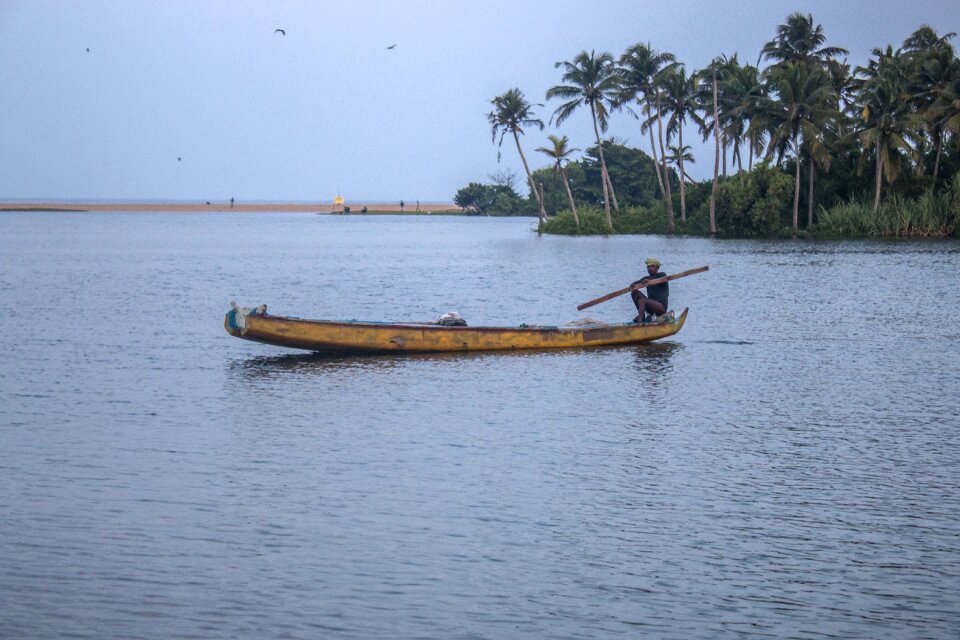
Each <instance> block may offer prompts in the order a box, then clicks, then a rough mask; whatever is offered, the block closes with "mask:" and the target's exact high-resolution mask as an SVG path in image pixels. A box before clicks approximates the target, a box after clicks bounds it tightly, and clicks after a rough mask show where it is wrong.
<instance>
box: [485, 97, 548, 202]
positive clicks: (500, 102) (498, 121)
mask: <svg viewBox="0 0 960 640" xmlns="http://www.w3.org/2000/svg"><path fill="white" fill-rule="evenodd" d="M491 104H493V111H491V112H490V113H489V114H487V119H488V120H489V121H490V124H491V125H492V129H493V139H494V141H496V139H497V133H498V132H499V133H500V142H499V144H498V145H497V148H498V151H497V160H499V159H500V152H499V148H500V147H501V146H502V145H503V137H504V136H505V135H507V132H508V131H509V132H510V133H511V134H513V140H514V142H516V143H517V152H519V154H520V160H521V161H522V162H523V169H524V171H526V172H527V181H528V182H529V183H530V191H532V192H533V197H534V198H535V199H536V201H537V205H538V207H539V209H540V212H539V214H540V219H541V220H545V219H546V217H547V212H546V209H544V208H543V198H541V197H540V192H539V191H538V190H537V186H536V185H535V184H534V182H533V174H532V173H531V172H530V167H529V165H527V157H526V156H525V155H523V147H521V146H520V134H522V133H523V129H524V127H539V128H540V129H541V130H543V121H542V120H540V119H538V118H536V117H534V113H533V105H531V104H530V103H529V102H527V100H526V98H524V96H523V92H522V91H520V89H516V88H514V89H510V90H509V91H507V92H506V93H504V94H503V95H501V96H497V97H496V98H494V99H493V100H491Z"/></svg>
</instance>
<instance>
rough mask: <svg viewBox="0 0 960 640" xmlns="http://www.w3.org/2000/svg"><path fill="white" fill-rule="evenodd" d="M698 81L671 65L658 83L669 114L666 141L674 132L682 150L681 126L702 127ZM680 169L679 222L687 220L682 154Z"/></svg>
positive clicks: (683, 70)
mask: <svg viewBox="0 0 960 640" xmlns="http://www.w3.org/2000/svg"><path fill="white" fill-rule="evenodd" d="M699 84H700V79H699V76H698V75H697V74H693V75H692V76H690V77H689V78H688V77H687V72H686V70H685V69H684V68H683V65H682V64H676V65H672V66H671V67H670V69H669V71H668V72H667V71H665V72H664V75H663V77H662V79H661V81H660V85H661V87H663V96H664V107H665V108H666V110H667V113H669V114H670V117H669V120H668V121H667V139H668V140H669V139H670V137H671V135H672V134H673V133H674V132H676V133H677V136H678V146H679V147H680V148H683V125H684V123H685V122H686V121H687V118H690V119H691V120H693V121H694V122H696V123H697V124H700V125H703V124H704V122H703V119H702V118H700V116H699V115H698V114H697V110H698V109H700V104H699V102H698V94H699ZM679 169H680V220H682V221H684V222H686V220H687V197H686V188H685V183H686V180H685V179H684V172H683V154H680V156H679Z"/></svg>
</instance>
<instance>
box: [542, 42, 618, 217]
mask: <svg viewBox="0 0 960 640" xmlns="http://www.w3.org/2000/svg"><path fill="white" fill-rule="evenodd" d="M554 66H555V67H556V68H561V67H562V68H563V81H564V82H566V83H568V84H559V85H557V86H555V87H551V88H550V89H548V90H547V99H548V100H550V99H552V98H560V99H562V100H566V102H564V103H563V104H561V105H560V106H559V107H557V109H556V110H555V111H554V112H553V118H555V119H556V124H557V125H558V126H559V125H560V124H561V123H562V122H563V121H564V120H566V119H567V118H569V117H570V115H571V114H572V113H573V112H574V111H576V110H577V108H578V107H579V106H581V105H586V106H588V107H590V117H591V119H592V120H593V133H594V135H595V136H596V138H597V152H598V154H599V156H600V176H601V181H602V182H603V211H604V213H605V214H606V216H607V227H608V228H609V229H610V230H613V218H612V217H611V215H610V198H611V197H612V198H613V199H614V206H616V195H615V194H614V193H613V184H612V183H611V182H610V175H609V174H608V173H607V161H606V160H605V159H604V157H603V141H602V140H601V139H600V132H601V131H606V130H607V124H608V115H609V110H608V105H612V104H614V102H615V100H616V97H617V91H618V89H619V86H618V83H617V72H616V67H615V66H614V64H613V56H611V55H610V54H609V53H601V54H600V55H597V54H596V52H594V51H591V52H590V53H587V52H586V51H582V52H581V53H579V54H577V56H576V57H575V58H574V59H573V61H572V62H570V61H563V62H558V63H556V64H555V65H554ZM618 208H619V207H618Z"/></svg>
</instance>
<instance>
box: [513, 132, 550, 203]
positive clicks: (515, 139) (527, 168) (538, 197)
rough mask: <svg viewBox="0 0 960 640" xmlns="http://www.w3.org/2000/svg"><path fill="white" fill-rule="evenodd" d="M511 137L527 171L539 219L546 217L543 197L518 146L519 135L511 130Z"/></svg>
mask: <svg viewBox="0 0 960 640" xmlns="http://www.w3.org/2000/svg"><path fill="white" fill-rule="evenodd" d="M513 139H514V141H515V142H516V143H517V151H519V152H520V160H522V161H523V170H524V171H526V172H527V180H529V181H530V190H531V191H532V192H533V197H534V198H535V199H536V201H537V205H538V206H539V207H540V213H539V215H540V219H541V220H546V219H547V212H546V210H545V209H544V208H543V198H541V197H540V192H539V191H537V185H535V184H534V183H533V174H532V173H530V167H529V166H527V157H526V156H525V155H523V148H522V147H521V146H520V136H518V135H517V132H516V131H514V132H513Z"/></svg>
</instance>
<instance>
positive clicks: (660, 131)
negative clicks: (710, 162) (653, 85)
mask: <svg viewBox="0 0 960 640" xmlns="http://www.w3.org/2000/svg"><path fill="white" fill-rule="evenodd" d="M657 135H658V137H659V138H660V160H661V162H663V186H664V190H665V192H666V200H667V215H668V217H669V220H670V231H671V232H673V229H674V223H673V193H672V192H671V190H670V170H669V169H667V152H666V149H665V148H664V146H663V110H662V109H661V106H660V89H657Z"/></svg>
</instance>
